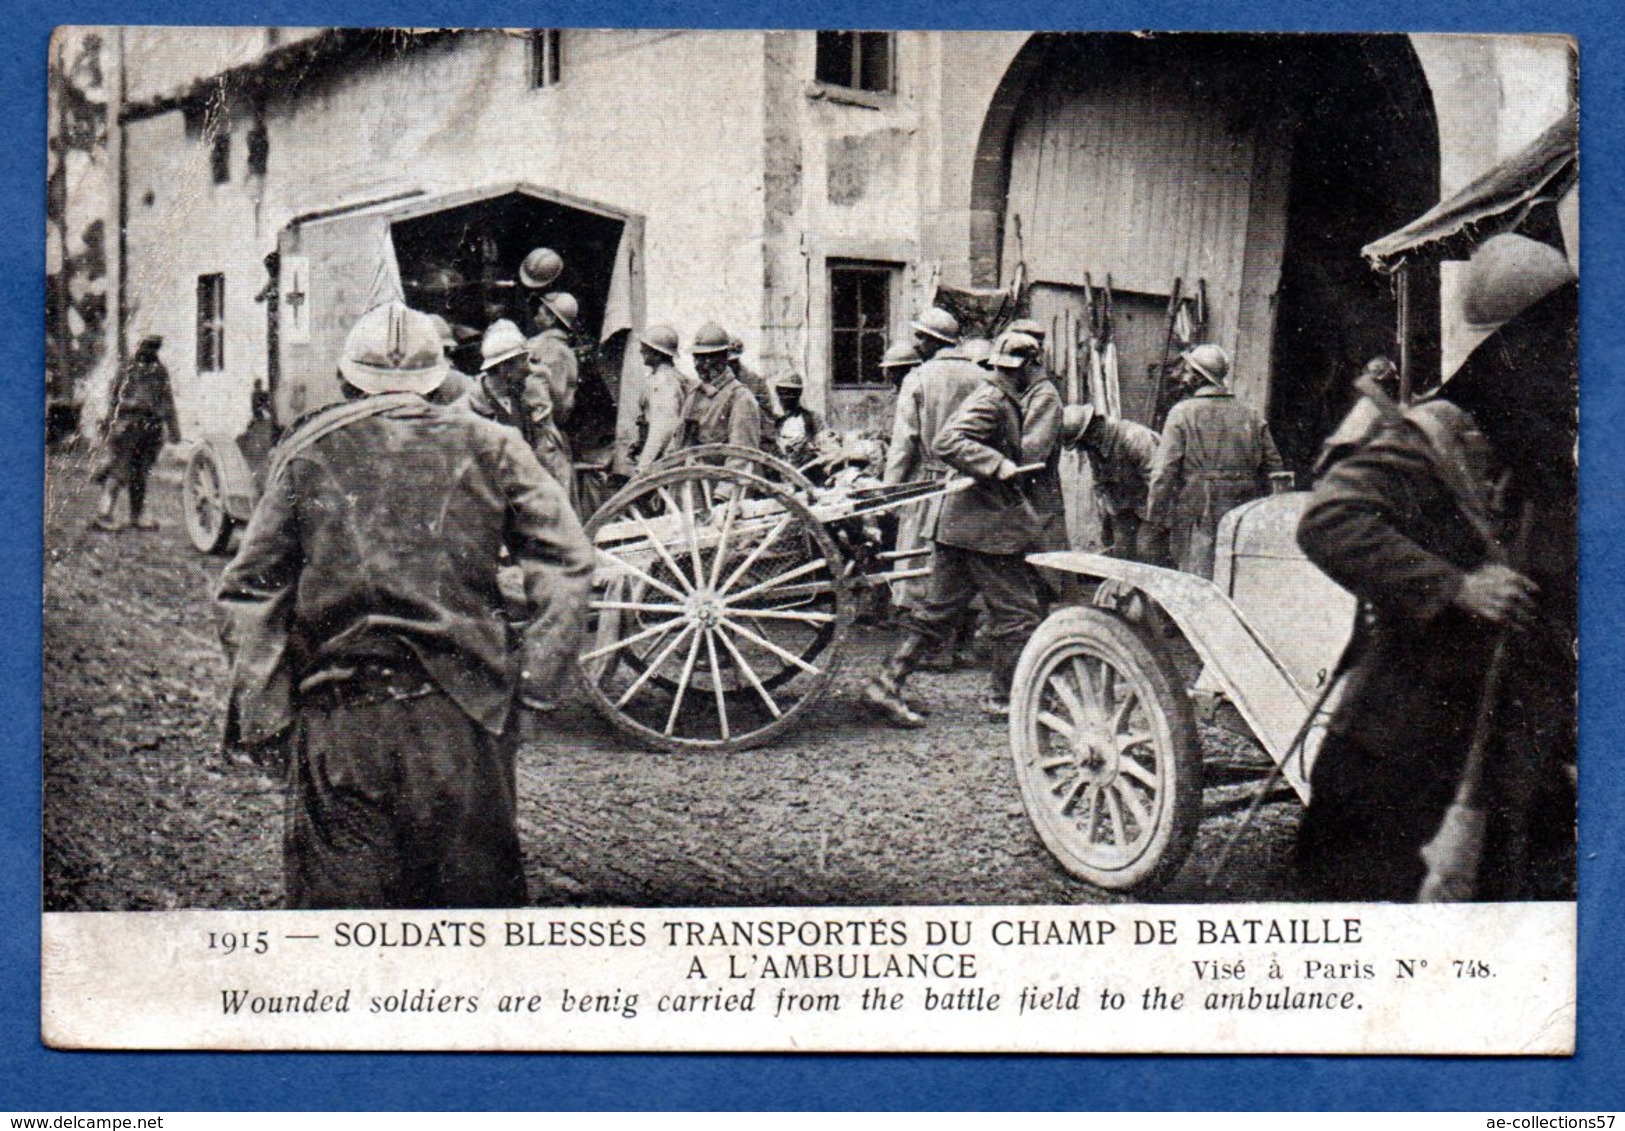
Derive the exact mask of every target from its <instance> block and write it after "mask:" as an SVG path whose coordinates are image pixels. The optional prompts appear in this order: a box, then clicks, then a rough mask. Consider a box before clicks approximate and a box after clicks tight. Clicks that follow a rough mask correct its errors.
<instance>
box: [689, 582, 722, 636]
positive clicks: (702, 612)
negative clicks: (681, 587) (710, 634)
mask: <svg viewBox="0 0 1625 1131" xmlns="http://www.w3.org/2000/svg"><path fill="white" fill-rule="evenodd" d="M687 603H688V616H689V619H690V620H692V621H693V622H694V623H695V624H696V625H698V626H699V627H700V628H702V629H712V628H716V627H717V626H718V625H720V624H721V623H722V615H723V611H724V606H723V603H722V601H721V600H720V599H718V597H717V595H716V594H715V593H712V592H711V591H710V590H708V589H707V590H704V591H701V592H698V593H695V594H693V595H692V596H691V597H689V599H688V602H687Z"/></svg>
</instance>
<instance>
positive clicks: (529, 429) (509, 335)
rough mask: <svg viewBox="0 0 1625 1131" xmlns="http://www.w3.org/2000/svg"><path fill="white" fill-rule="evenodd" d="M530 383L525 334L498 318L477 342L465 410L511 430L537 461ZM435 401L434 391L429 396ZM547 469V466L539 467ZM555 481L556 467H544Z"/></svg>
mask: <svg viewBox="0 0 1625 1131" xmlns="http://www.w3.org/2000/svg"><path fill="white" fill-rule="evenodd" d="M529 382H530V349H529V347H528V346H527V345H526V344H525V335H524V334H522V333H520V331H519V327H518V326H515V325H514V324H513V323H512V322H510V321H508V320H507V319H506V318H499V319H497V320H496V321H495V322H493V323H491V324H490V325H489V326H487V327H486V328H485V336H484V337H483V338H481V339H480V379H479V381H478V382H476V383H474V385H473V387H472V388H471V389H469V391H468V396H467V404H468V408H469V410H470V411H471V412H473V413H474V415H476V416H482V417H484V418H485V419H487V420H494V421H496V422H497V423H498V424H503V425H506V426H507V427H509V428H512V429H514V430H515V431H517V432H518V433H519V435H520V436H521V437H522V438H523V439H524V441H525V444H526V446H527V447H529V448H530V449H531V451H532V453H534V454H536V455H537V456H538V458H540V452H541V451H551V449H549V448H543V449H541V450H540V451H539V450H538V447H537V444H536V422H535V420H534V419H533V418H532V416H531V414H530V411H529V409H528V407H527V406H526V404H525V390H526V388H527V387H528V386H529ZM428 396H429V398H430V399H431V400H433V399H435V392H434V391H431V392H430V393H429V394H428ZM542 466H543V467H544V468H547V464H546V463H545V462H544V463H543V464H542ZM547 470H548V472H549V474H551V475H552V476H553V478H554V479H558V477H559V472H558V469H556V468H547Z"/></svg>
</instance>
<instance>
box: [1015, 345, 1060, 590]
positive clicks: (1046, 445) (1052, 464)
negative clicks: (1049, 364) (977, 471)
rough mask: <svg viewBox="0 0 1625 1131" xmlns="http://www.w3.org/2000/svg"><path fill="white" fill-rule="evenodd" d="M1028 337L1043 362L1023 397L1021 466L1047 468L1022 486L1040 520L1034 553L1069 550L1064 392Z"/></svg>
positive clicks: (1028, 478) (1041, 350)
mask: <svg viewBox="0 0 1625 1131" xmlns="http://www.w3.org/2000/svg"><path fill="white" fill-rule="evenodd" d="M1020 332H1021V331H1012V333H1020ZM1027 337H1029V338H1032V340H1033V341H1034V342H1035V343H1036V344H1037V345H1038V349H1039V359H1040V360H1039V364H1038V366H1037V367H1036V368H1035V369H1034V370H1033V371H1032V373H1031V375H1030V376H1029V378H1028V381H1027V387H1026V389H1025V390H1023V391H1022V394H1021V459H1020V461H1019V462H1020V463H1022V464H1023V465H1026V464H1035V463H1038V464H1043V465H1044V466H1043V470H1042V471H1035V472H1033V473H1032V474H1031V475H1030V476H1028V477H1027V479H1026V482H1025V483H1024V484H1023V485H1024V486H1025V488H1026V491H1027V500H1028V501H1029V502H1030V503H1032V506H1033V510H1034V511H1035V512H1036V513H1037V516H1038V517H1037V529H1036V530H1035V531H1034V534H1033V544H1032V549H1033V552H1035V553H1038V552H1044V551H1050V550H1069V549H1071V548H1072V544H1071V542H1070V541H1068V539H1067V536H1066V501H1065V500H1064V499H1063V498H1062V497H1061V425H1062V420H1063V416H1064V411H1063V405H1062V403H1061V391H1060V389H1058V388H1056V387H1055V380H1054V378H1052V377H1051V376H1050V375H1049V372H1048V370H1046V369H1045V368H1044V367H1043V360H1042V359H1043V348H1044V343H1043V342H1042V341H1040V340H1039V339H1038V338H1036V337H1033V335H1031V334H1028V335H1027ZM1041 591H1042V588H1041Z"/></svg>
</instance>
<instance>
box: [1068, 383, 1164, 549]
mask: <svg viewBox="0 0 1625 1131" xmlns="http://www.w3.org/2000/svg"><path fill="white" fill-rule="evenodd" d="M1061 443H1062V444H1064V445H1066V446H1068V447H1075V448H1078V449H1080V450H1081V451H1082V452H1083V454H1084V457H1085V458H1086V459H1088V461H1089V479H1090V483H1091V485H1092V487H1093V491H1094V496H1095V509H1096V510H1097V511H1098V512H1099V514H1100V537H1101V542H1102V543H1103V544H1104V545H1103V548H1102V550H1101V552H1102V553H1104V554H1107V555H1109V556H1111V557H1114V558H1128V559H1130V560H1133V559H1135V558H1136V556H1137V555H1138V553H1139V549H1138V547H1139V535H1140V525H1141V523H1142V522H1144V521H1145V504H1146V496H1147V494H1148V492H1149V487H1150V483H1151V471H1152V467H1153V465H1154V464H1155V463H1156V461H1157V443H1158V439H1157V434H1156V433H1155V432H1153V431H1151V429H1149V428H1147V427H1146V426H1145V425H1143V424H1138V423H1136V422H1135V421H1132V420H1113V419H1111V418H1110V417H1108V416H1106V414H1105V413H1103V412H1101V411H1100V410H1099V409H1097V408H1096V407H1095V406H1094V405H1092V404H1081V405H1067V406H1066V408H1065V409H1064V410H1062V416H1061Z"/></svg>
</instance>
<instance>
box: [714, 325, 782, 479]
mask: <svg viewBox="0 0 1625 1131" xmlns="http://www.w3.org/2000/svg"><path fill="white" fill-rule="evenodd" d="M744 356H745V343H744V342H743V341H741V340H740V339H739V338H736V337H733V336H731V335H730V336H729V338H728V364H729V365H731V366H733V371H734V376H735V377H737V378H738V379H739V383H740V384H741V385H743V386H745V388H747V389H749V390H750V395H751V396H753V397H755V398H756V408H757V409H758V411H759V412H760V414H761V421H762V439H761V444H760V446H761V449H762V450H763V451H764V452H771V451H773V450H774V448H775V446H776V445H777V443H778V428H777V427H776V422H777V421H778V419H779V417H781V416H783V415H784V406H783V404H782V403H781V402H780V401H779V399H778V396H777V395H776V390H775V389H774V388H773V387H771V386H769V385H768V383H767V382H766V381H765V380H763V379H762V375H761V374H760V373H758V372H756V370H754V369H752V368H751V367H750V366H748V365H746V364H745V363H744V361H743V360H742V359H743V358H744Z"/></svg>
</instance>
